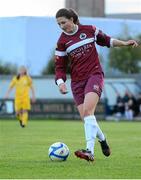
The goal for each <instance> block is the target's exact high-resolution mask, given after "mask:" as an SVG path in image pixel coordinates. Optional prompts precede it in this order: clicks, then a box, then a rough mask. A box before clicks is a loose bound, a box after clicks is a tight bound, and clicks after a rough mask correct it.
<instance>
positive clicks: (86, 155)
mask: <svg viewBox="0 0 141 180" xmlns="http://www.w3.org/2000/svg"><path fill="white" fill-rule="evenodd" d="M74 154H75V155H76V156H77V157H79V158H81V159H85V160H87V161H94V156H93V154H92V153H91V151H89V150H84V149H80V150H77V151H75V152H74Z"/></svg>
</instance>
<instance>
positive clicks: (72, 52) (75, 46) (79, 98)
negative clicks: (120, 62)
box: [55, 8, 138, 161]
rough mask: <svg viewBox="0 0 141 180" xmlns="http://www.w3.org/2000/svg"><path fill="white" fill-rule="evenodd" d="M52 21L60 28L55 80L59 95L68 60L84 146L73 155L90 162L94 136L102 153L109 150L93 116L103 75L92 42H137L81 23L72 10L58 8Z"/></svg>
mask: <svg viewBox="0 0 141 180" xmlns="http://www.w3.org/2000/svg"><path fill="white" fill-rule="evenodd" d="M56 21H57V23H58V25H59V26H60V28H61V29H62V31H63V32H62V34H61V36H60V38H59V40H58V43H57V48H56V52H55V55H56V58H55V74H56V83H57V85H58V87H59V90H60V92H61V93H62V94H65V93H67V87H66V84H65V81H66V67H67V63H68V60H70V62H71V65H70V68H71V89H72V93H73V97H74V100H75V103H76V106H77V109H78V111H79V113H80V116H81V118H82V119H83V120H84V129H85V138H86V149H81V150H77V151H76V152H75V155H76V156H77V157H79V158H82V159H85V160H87V161H94V145H95V139H96V137H98V139H99V142H100V145H101V148H102V152H103V154H104V155H105V156H109V155H110V153H111V151H110V147H109V145H108V144H107V141H106V138H105V135H104V134H103V132H102V130H101V129H100V127H99V125H98V123H97V121H96V117H95V115H94V113H95V109H96V105H97V103H98V101H99V98H100V96H101V93H102V89H103V78H104V73H103V70H102V68H101V65H100V62H99V57H98V53H97V50H96V47H95V43H96V44H98V45H100V46H107V47H108V48H109V47H120V46H132V47H136V46H137V45H138V44H137V42H136V41H134V40H128V41H121V40H118V39H114V38H111V37H110V36H108V35H106V34H104V33H103V32H102V31H101V30H99V29H98V28H97V27H95V26H93V25H81V24H80V23H79V19H78V16H77V13H75V11H73V10H72V9H66V8H63V9H60V10H58V12H57V13H56Z"/></svg>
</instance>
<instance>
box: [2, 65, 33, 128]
mask: <svg viewBox="0 0 141 180" xmlns="http://www.w3.org/2000/svg"><path fill="white" fill-rule="evenodd" d="M14 87H15V90H16V92H15V111H16V116H17V118H18V119H19V122H20V125H21V127H25V126H26V125H27V121H28V111H29V110H30V95H29V91H30V89H31V92H32V102H35V93H34V88H33V85H32V79H31V77H30V76H29V75H28V74H27V70H26V68H25V67H24V66H21V67H20V68H19V73H18V75H17V76H15V77H13V79H12V81H11V83H10V86H9V88H8V90H7V93H6V95H5V99H7V98H8V97H9V93H10V92H11V90H12V89H13V88H14Z"/></svg>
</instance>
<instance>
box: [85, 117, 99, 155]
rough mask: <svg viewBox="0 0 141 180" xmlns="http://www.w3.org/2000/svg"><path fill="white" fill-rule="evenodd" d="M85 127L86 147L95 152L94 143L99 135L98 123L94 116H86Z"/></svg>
mask: <svg viewBox="0 0 141 180" xmlns="http://www.w3.org/2000/svg"><path fill="white" fill-rule="evenodd" d="M84 129H85V138H86V148H87V149H88V150H90V151H91V153H92V154H94V145H95V139H96V135H97V125H96V121H95V119H94V117H93V116H86V117H84Z"/></svg>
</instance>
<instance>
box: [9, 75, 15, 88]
mask: <svg viewBox="0 0 141 180" xmlns="http://www.w3.org/2000/svg"><path fill="white" fill-rule="evenodd" d="M16 81H17V80H16V77H13V79H12V80H11V82H10V85H9V87H10V88H13V87H14V86H15V84H16Z"/></svg>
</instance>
